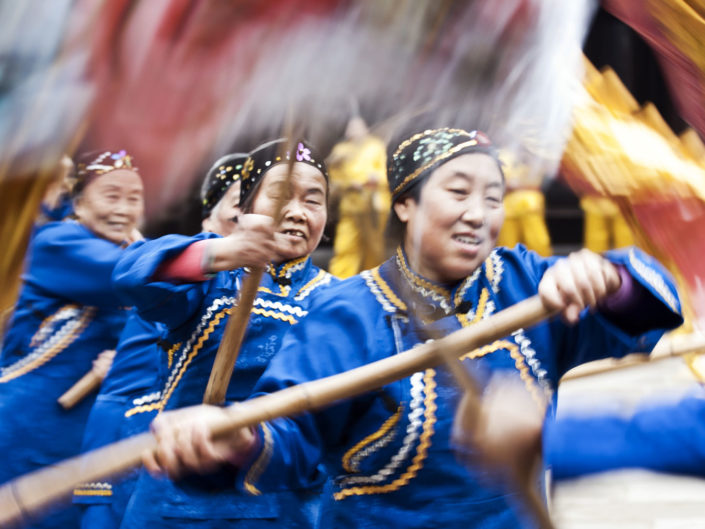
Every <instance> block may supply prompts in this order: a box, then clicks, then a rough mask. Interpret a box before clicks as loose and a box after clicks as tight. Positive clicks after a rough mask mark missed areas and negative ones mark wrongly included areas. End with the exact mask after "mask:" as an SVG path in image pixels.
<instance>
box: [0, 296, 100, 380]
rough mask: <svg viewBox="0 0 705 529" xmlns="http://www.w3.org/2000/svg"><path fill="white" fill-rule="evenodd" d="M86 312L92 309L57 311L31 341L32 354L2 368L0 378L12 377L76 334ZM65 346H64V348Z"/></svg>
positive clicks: (66, 308)
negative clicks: (32, 346) (33, 344)
mask: <svg viewBox="0 0 705 529" xmlns="http://www.w3.org/2000/svg"><path fill="white" fill-rule="evenodd" d="M87 311H93V308H92V307H84V308H82V309H78V308H77V307H75V306H69V307H63V308H61V309H59V310H58V311H57V312H56V313H55V314H53V315H52V316H51V317H50V318H49V319H47V320H46V321H45V322H44V323H43V324H42V328H41V331H40V332H38V334H37V335H36V336H35V338H34V339H33V342H35V343H36V342H38V343H37V344H36V345H35V346H34V348H33V349H32V352H31V353H29V354H27V355H26V356H24V357H23V358H21V359H19V360H18V361H17V362H15V363H14V364H10V365H9V366H5V367H4V368H2V369H1V370H0V378H5V377H7V376H10V375H12V374H13V373H15V372H16V371H18V370H20V369H23V368H24V367H26V366H27V365H29V364H31V363H33V362H35V361H36V360H37V359H39V358H41V357H42V356H44V355H45V354H47V353H49V352H51V351H52V349H54V347H56V346H57V345H58V344H60V343H61V341H62V340H64V338H66V337H67V336H71V335H72V334H73V333H74V332H76V330H77V329H78V328H79V327H80V326H81V325H82V319H83V316H84V315H85V313H86V312H87ZM57 324H61V326H60V327H59V328H58V329H57V328H56V325H57ZM66 345H68V344H66ZM66 345H64V348H65V347H66Z"/></svg>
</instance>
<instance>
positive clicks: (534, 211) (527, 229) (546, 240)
mask: <svg viewBox="0 0 705 529" xmlns="http://www.w3.org/2000/svg"><path fill="white" fill-rule="evenodd" d="M500 158H501V160H502V164H503V170H504V176H505V180H506V186H507V192H506V194H505V196H504V224H503V225H502V230H501V231H500V233H499V237H498V239H497V244H498V245H499V246H507V247H509V248H513V247H514V246H515V245H517V244H519V243H522V244H524V245H525V246H526V247H527V248H528V249H529V250H534V251H535V252H537V253H538V254H540V255H543V256H546V257H548V256H549V255H551V254H552V250H551V237H550V235H549V233H548V227H547V226H546V218H545V217H546V215H545V212H546V201H545V198H544V195H543V192H542V191H541V177H540V176H538V177H537V176H535V175H534V174H533V173H532V171H531V170H530V168H529V166H527V165H526V164H524V163H522V162H520V161H519V160H517V159H516V158H515V157H514V156H513V155H511V154H510V153H509V152H508V151H506V152H503V153H501V155H500Z"/></svg>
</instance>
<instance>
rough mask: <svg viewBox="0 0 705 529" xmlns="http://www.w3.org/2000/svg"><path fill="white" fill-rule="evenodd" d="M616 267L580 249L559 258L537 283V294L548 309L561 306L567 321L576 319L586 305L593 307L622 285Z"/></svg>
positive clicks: (560, 308)
mask: <svg viewBox="0 0 705 529" xmlns="http://www.w3.org/2000/svg"><path fill="white" fill-rule="evenodd" d="M621 282H622V281H621V278H620V276H619V272H618V271H617V268H616V267H615V266H614V265H613V264H612V263H610V262H609V261H608V260H607V259H605V258H603V257H601V256H600V255H598V254H596V253H594V252H591V251H590V250H586V249H583V250H580V251H578V252H574V253H571V254H570V255H569V256H568V257H567V258H565V259H560V260H558V261H557V262H556V263H555V264H554V265H553V266H552V267H551V268H549V269H548V270H547V271H546V273H545V274H544V276H543V278H542V279H541V282H540V283H539V296H540V297H541V301H543V303H544V305H545V306H546V307H548V308H550V309H557V310H560V312H561V316H562V317H563V319H565V320H566V321H567V322H568V323H576V322H577V321H578V319H579V317H580V312H581V311H582V310H583V309H584V308H585V307H594V306H595V305H596V304H597V302H598V301H600V300H601V299H602V298H604V297H605V296H606V295H608V294H611V293H612V292H614V291H616V290H617V289H618V288H619V286H620V285H621Z"/></svg>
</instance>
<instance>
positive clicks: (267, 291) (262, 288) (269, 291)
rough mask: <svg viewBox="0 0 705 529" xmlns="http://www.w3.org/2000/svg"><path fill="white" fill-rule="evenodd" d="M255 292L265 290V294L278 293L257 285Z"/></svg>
mask: <svg viewBox="0 0 705 529" xmlns="http://www.w3.org/2000/svg"><path fill="white" fill-rule="evenodd" d="M257 292H266V293H267V294H274V295H275V296H279V295H280V294H277V293H276V292H272V291H271V290H269V289H268V288H267V287H259V288H258V289H257Z"/></svg>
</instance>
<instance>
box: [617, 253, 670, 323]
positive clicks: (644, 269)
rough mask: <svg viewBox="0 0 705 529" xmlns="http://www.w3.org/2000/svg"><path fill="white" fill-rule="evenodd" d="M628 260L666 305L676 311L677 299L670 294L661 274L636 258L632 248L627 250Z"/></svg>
mask: <svg viewBox="0 0 705 529" xmlns="http://www.w3.org/2000/svg"><path fill="white" fill-rule="evenodd" d="M629 262H630V263H631V265H632V267H633V268H634V270H635V271H636V273H637V274H639V275H640V276H641V277H642V279H644V281H646V282H647V283H648V284H650V285H651V286H652V287H654V289H655V290H656V292H658V294H659V295H660V296H661V297H662V298H663V299H664V301H665V302H666V303H667V304H668V307H669V308H670V309H671V310H672V311H673V312H678V301H677V300H676V298H675V296H674V295H673V294H671V291H670V290H669V288H668V285H666V282H665V281H664V280H663V277H662V276H661V274H659V273H658V272H657V271H656V270H654V269H653V268H649V266H648V265H646V264H645V263H643V262H641V261H640V260H639V259H637V257H636V254H635V253H634V250H629Z"/></svg>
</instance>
